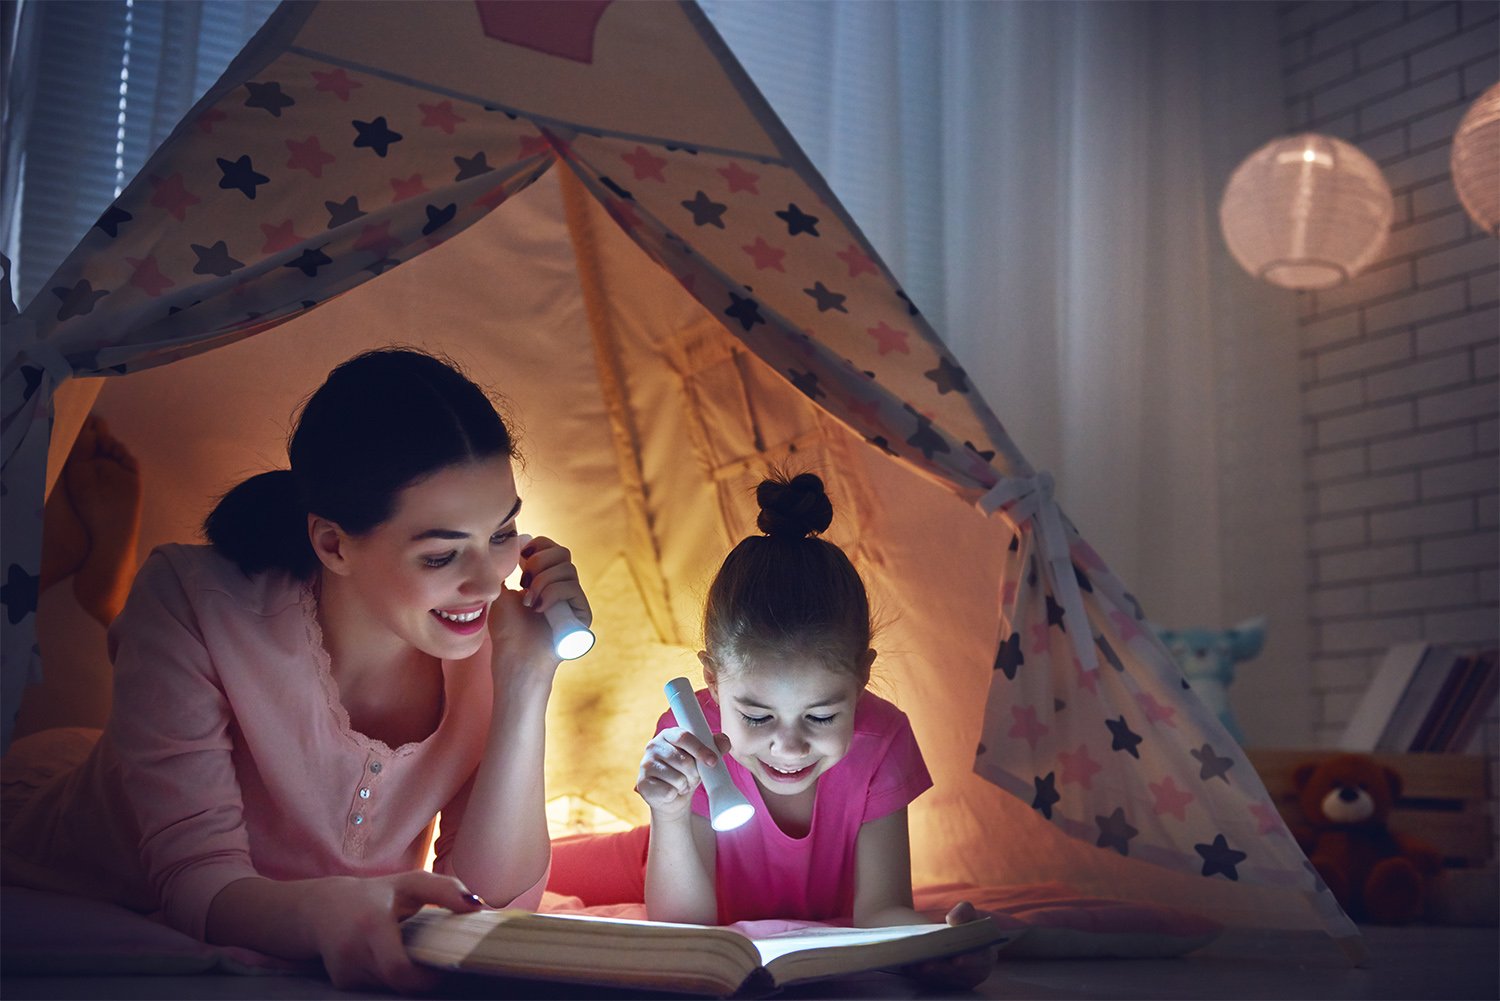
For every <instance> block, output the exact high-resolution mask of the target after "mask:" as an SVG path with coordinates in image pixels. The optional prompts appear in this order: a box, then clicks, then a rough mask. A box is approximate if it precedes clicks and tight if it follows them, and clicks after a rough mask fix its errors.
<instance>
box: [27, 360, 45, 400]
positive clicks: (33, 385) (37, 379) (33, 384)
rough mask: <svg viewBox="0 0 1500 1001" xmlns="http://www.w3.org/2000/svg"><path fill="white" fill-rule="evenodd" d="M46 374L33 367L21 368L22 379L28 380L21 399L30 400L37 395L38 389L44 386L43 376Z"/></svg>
mask: <svg viewBox="0 0 1500 1001" xmlns="http://www.w3.org/2000/svg"><path fill="white" fill-rule="evenodd" d="M45 374H46V373H45V372H43V371H42V370H41V369H39V368H37V367H35V366H33V365H22V366H21V378H23V379H25V380H26V388H25V389H23V390H21V399H23V400H29V399H31V398H32V397H33V396H35V395H36V389H37V387H38V386H40V385H41V384H42V376H43V375H45Z"/></svg>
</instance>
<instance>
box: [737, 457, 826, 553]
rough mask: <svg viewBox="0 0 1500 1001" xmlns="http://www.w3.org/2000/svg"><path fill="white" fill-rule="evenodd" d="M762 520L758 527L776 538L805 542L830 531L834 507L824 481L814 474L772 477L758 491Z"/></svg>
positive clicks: (756, 491) (757, 498)
mask: <svg viewBox="0 0 1500 1001" xmlns="http://www.w3.org/2000/svg"><path fill="white" fill-rule="evenodd" d="M755 499H756V500H757V501H759V502H760V517H758V518H756V520H755V524H756V525H757V526H758V527H759V528H760V530H761V531H762V532H765V533H766V534H767V535H769V536H770V537H771V538H773V539H801V538H804V537H806V536H809V535H817V534H818V533H819V532H823V531H826V530H827V528H828V526H829V525H830V524H831V523H832V522H833V504H831V503H830V502H829V500H828V494H827V493H825V492H824V490H823V481H822V480H821V479H819V478H818V477H817V476H815V475H814V474H812V473H799V474H797V475H796V476H793V477H792V478H791V479H787V478H786V477H785V476H772V477H770V478H768V479H764V480H761V482H760V486H758V487H756V488H755Z"/></svg>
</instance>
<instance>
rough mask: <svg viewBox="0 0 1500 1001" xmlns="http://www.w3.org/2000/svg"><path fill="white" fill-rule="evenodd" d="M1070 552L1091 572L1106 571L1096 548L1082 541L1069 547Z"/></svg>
mask: <svg viewBox="0 0 1500 1001" xmlns="http://www.w3.org/2000/svg"><path fill="white" fill-rule="evenodd" d="M1069 551H1070V552H1071V553H1072V554H1073V559H1074V560H1076V561H1077V562H1079V563H1082V564H1083V565H1084V566H1086V567H1088V568H1089V569H1090V570H1103V569H1104V561H1103V560H1101V559H1100V558H1099V554H1098V553H1097V552H1095V550H1094V547H1093V546H1091V545H1089V544H1088V543H1087V542H1084V541H1083V540H1081V539H1080V540H1078V541H1077V542H1074V543H1073V545H1072V546H1070V547H1069Z"/></svg>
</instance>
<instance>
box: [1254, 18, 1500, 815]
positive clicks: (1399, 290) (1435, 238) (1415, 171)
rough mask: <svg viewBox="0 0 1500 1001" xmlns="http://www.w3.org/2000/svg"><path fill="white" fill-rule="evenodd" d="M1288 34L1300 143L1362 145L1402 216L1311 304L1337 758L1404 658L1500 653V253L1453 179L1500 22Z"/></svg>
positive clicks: (1305, 343)
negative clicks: (1374, 250)
mask: <svg viewBox="0 0 1500 1001" xmlns="http://www.w3.org/2000/svg"><path fill="white" fill-rule="evenodd" d="M1279 18H1280V35H1281V51H1282V69H1283V73H1282V81H1283V86H1284V87H1285V95H1284V96H1285V102H1286V109H1287V119H1286V124H1287V127H1288V128H1289V129H1293V130H1298V129H1312V130H1315V131H1319V132H1325V133H1328V134H1332V135H1335V136H1337V137H1338V138H1341V139H1344V140H1346V141H1348V142H1351V143H1354V144H1355V145H1356V146H1358V147H1359V148H1360V149H1361V150H1362V151H1363V152H1365V153H1366V154H1367V155H1368V156H1370V157H1371V158H1372V159H1374V160H1375V161H1376V162H1377V163H1378V164H1379V165H1380V167H1381V171H1382V173H1384V174H1385V177H1386V180H1387V182H1388V183H1389V184H1390V185H1391V189H1392V194H1393V195H1394V197H1395V200H1396V218H1395V222H1394V223H1393V225H1392V232H1391V235H1390V238H1389V240H1388V241H1387V243H1386V245H1385V247H1384V248H1383V250H1382V252H1381V254H1380V256H1379V258H1378V259H1377V260H1376V262H1375V263H1374V264H1373V265H1372V266H1371V268H1370V269H1369V270H1367V271H1366V273H1365V274H1363V275H1360V276H1357V277H1356V278H1354V279H1353V280H1351V281H1350V282H1347V283H1346V284H1345V285H1344V286H1342V287H1340V288H1335V289H1330V290H1327V291H1325V292H1306V293H1298V295H1299V298H1300V299H1301V300H1302V302H1301V304H1300V308H1299V310H1298V316H1299V331H1298V343H1299V350H1300V353H1301V357H1302V362H1301V382H1302V401H1303V415H1302V416H1303V424H1304V429H1305V431H1304V435H1303V441H1304V443H1305V448H1306V464H1305V470H1304V484H1305V488H1304V510H1305V511H1306V516H1307V520H1308V529H1309V531H1308V536H1307V537H1308V547H1309V553H1308V565H1309V566H1310V567H1312V568H1313V580H1312V594H1311V600H1310V602H1309V606H1308V617H1309V630H1308V634H1309V635H1310V636H1311V637H1313V641H1312V650H1311V651H1310V657H1311V660H1312V663H1311V665H1310V668H1311V669H1310V670H1309V671H1308V672H1307V677H1308V679H1309V680H1308V684H1309V691H1308V693H1307V697H1308V698H1309V699H1310V700H1311V701H1312V704H1313V706H1314V709H1315V717H1314V728H1315V733H1316V734H1317V736H1318V738H1319V740H1320V741H1323V742H1326V743H1329V744H1332V743H1336V742H1337V740H1338V738H1339V735H1340V733H1341V732H1342V729H1343V726H1344V724H1345V723H1346V722H1347V720H1348V718H1349V715H1350V713H1352V711H1353V709H1354V707H1355V705H1357V704H1358V701H1359V696H1360V694H1361V693H1362V691H1363V689H1364V687H1365V685H1366V684H1368V681H1369V678H1370V677H1371V675H1372V674H1373V672H1374V670H1375V668H1376V666H1377V665H1378V664H1379V662H1380V657H1381V654H1382V653H1383V652H1384V650H1385V648H1386V647H1388V646H1389V645H1391V644H1394V643H1401V642H1407V641H1411V640H1427V641H1429V642H1434V643H1443V644H1447V645H1449V646H1453V647H1455V648H1458V649H1479V648H1487V647H1493V646H1495V645H1496V644H1497V640H1500V612H1497V607H1496V590H1497V583H1496V582H1497V579H1500V570H1497V565H1500V541H1497V536H1496V530H1495V522H1496V517H1497V515H1496V511H1497V499H1496V495H1497V492H1500V454H1497V449H1496V432H1495V427H1496V414H1497V412H1500V381H1497V375H1496V367H1497V361H1496V359H1497V344H1500V315H1497V312H1496V309H1495V300H1496V297H1497V294H1500V293H1497V290H1500V241H1497V240H1496V239H1495V238H1494V237H1492V236H1488V235H1485V234H1484V233H1482V232H1481V231H1480V229H1479V227H1478V226H1477V225H1475V224H1474V223H1473V222H1472V221H1470V220H1469V219H1468V216H1467V214H1466V213H1465V212H1464V210H1463V207H1462V206H1461V205H1460V204H1459V202H1458V197H1457V195H1456V193H1455V191H1454V187H1453V183H1452V178H1451V177H1450V176H1449V175H1448V158H1449V155H1450V146H1451V137H1452V134H1453V130H1454V128H1455V127H1456V126H1457V123H1458V121H1459V119H1460V118H1461V117H1462V115H1463V113H1464V111H1465V110H1467V108H1468V107H1469V105H1470V104H1472V103H1473V101H1474V99H1475V98H1476V97H1478V96H1479V94H1480V93H1481V92H1483V91H1484V90H1485V89H1486V88H1488V87H1490V86H1492V85H1494V84H1495V82H1496V79H1497V75H1500V69H1497V67H1500V6H1497V5H1495V4H1485V3H1454V2H1426V0H1408V2H1406V3H1394V2H1376V3H1338V4H1333V3H1320V2H1315V0H1310V2H1299V3H1287V4H1284V5H1283V6H1282V8H1281V10H1280V13H1279ZM1497 729H1500V727H1497V723H1496V718H1495V713H1494V711H1493V710H1492V712H1491V716H1490V719H1489V722H1488V723H1487V725H1486V727H1485V730H1484V732H1483V733H1482V734H1481V735H1479V736H1477V737H1476V740H1475V742H1474V743H1473V744H1472V745H1471V746H1470V747H1469V748H1468V750H1470V751H1471V752H1477V753H1484V754H1487V755H1489V756H1490V758H1491V773H1492V774H1496V773H1497V770H1500V758H1497V757H1496V755H1497V753H1500V751H1497V745H1500V739H1497ZM1492 795H1493V793H1492ZM1492 806H1493V804H1492Z"/></svg>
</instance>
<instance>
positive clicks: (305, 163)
mask: <svg viewBox="0 0 1500 1001" xmlns="http://www.w3.org/2000/svg"><path fill="white" fill-rule="evenodd" d="M286 148H287V149H289V150H291V151H292V155H291V158H290V159H289V160H287V162H286V165H287V166H288V167H290V168H291V169H292V170H305V171H307V172H308V173H309V174H311V175H312V176H314V177H322V176H323V168H324V167H325V166H327V165H328V164H330V163H332V162H333V161H334V156H333V154H332V153H330V152H328V151H327V150H325V149H324V148H323V145H322V143H320V142H318V137H317V136H308V137H307V138H306V139H304V140H302V142H298V141H297V140H295V139H288V140H287V141H286Z"/></svg>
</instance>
